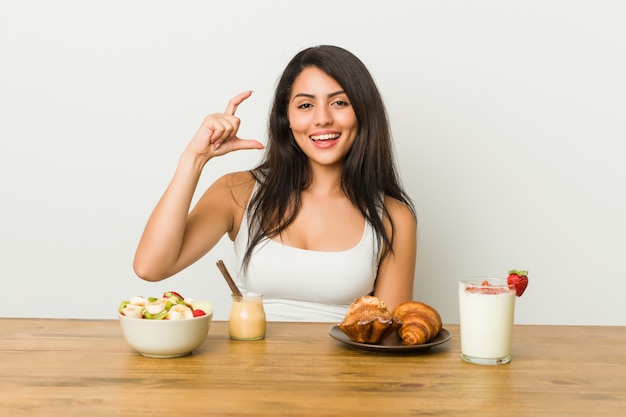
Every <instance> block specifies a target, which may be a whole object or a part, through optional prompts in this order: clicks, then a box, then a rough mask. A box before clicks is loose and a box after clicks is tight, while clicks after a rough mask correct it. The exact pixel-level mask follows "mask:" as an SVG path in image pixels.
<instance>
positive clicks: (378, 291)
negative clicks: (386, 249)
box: [374, 197, 417, 311]
mask: <svg viewBox="0 0 626 417" xmlns="http://www.w3.org/2000/svg"><path fill="white" fill-rule="evenodd" d="M385 207H386V208H387V210H388V211H389V215H390V216H391V218H392V219H393V224H394V239H393V253H390V254H389V255H388V256H387V257H386V258H385V259H384V260H383V261H382V262H381V264H380V265H379V267H378V275H377V277H376V284H375V287H374V295H375V296H376V297H378V298H380V299H381V300H383V301H384V302H385V304H386V305H387V308H388V309H389V310H390V311H393V309H394V308H396V307H397V306H398V305H399V304H401V303H403V302H404V301H410V300H412V299H413V280H414V276H415V261H416V256H417V222H416V220H415V217H414V216H413V213H412V212H411V210H409V208H408V207H407V206H406V205H404V204H402V203H401V202H400V201H398V200H396V199H394V198H390V197H385ZM386 223H387V224H386V227H387V233H391V225H390V224H388V221H387V222H386Z"/></svg>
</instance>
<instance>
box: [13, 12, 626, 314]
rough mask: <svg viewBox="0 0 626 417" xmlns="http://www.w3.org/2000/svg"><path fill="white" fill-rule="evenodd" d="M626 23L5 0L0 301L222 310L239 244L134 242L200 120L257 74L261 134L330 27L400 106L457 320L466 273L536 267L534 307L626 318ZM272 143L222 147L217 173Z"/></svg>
mask: <svg viewBox="0 0 626 417" xmlns="http://www.w3.org/2000/svg"><path fill="white" fill-rule="evenodd" d="M624 21H626V2H622V1H608V0H607V1H595V0H588V1H583V0H575V1H574V0H540V1H539V0H537V1H533V0H525V1H522V0H519V1H487V0H482V1H478V0H476V1H436V0H432V1H414V0H406V1H400V0H396V1H387V2H382V1H364V0H354V1H329V0H317V1H315V2H313V3H310V2H309V3H301V2H293V1H287V0H285V1H270V0H266V1H256V0H248V1H223V2H218V1H199V0H196V1H184V2H175V1H149V0H142V1H121V0H111V1H91V2H85V1H80V0H75V1H70V0H57V1H45V0H35V1H28V0H24V1H19V2H18V1H10V0H0V54H1V55H0V56H1V58H0V60H1V63H0V173H1V177H0V195H1V200H0V201H1V205H0V279H1V284H2V290H3V292H4V294H3V296H2V300H3V301H2V302H1V303H0V316H4V317H68V318H82V317H84V318H114V317H115V314H116V309H117V306H118V303H119V302H120V301H121V300H122V299H124V298H128V297H130V296H131V295H136V294H144V295H158V294H160V293H161V292H162V291H164V290H168V289H173V290H178V291H180V292H182V293H183V294H184V295H187V296H191V297H194V298H204V299H208V300H211V301H213V302H214V303H215V309H216V319H225V318H226V317H227V313H228V309H229V305H230V298H229V295H228V294H229V293H228V288H227V286H226V284H225V282H224V280H223V278H222V277H221V276H220V275H219V271H218V270H217V268H216V267H215V262H216V261H217V260H218V259H224V260H225V261H226V263H227V264H228V263H229V262H230V260H232V249H231V244H230V242H229V241H228V240H226V239H225V240H224V241H222V242H221V243H220V245H219V246H218V247H217V248H216V249H215V250H214V251H213V252H211V253H209V254H208V255H207V256H206V257H205V258H203V259H202V260H201V261H200V262H198V263H197V264H196V265H194V266H192V267H190V268H188V269H187V270H185V271H183V272H181V273H180V274H178V275H177V276H175V277H173V278H170V279H169V280H166V281H163V282H160V283H147V282H143V281H141V280H139V279H138V278H136V277H135V275H134V273H133V271H132V265H131V264H132V258H133V255H134V250H135V246H136V244H137V241H138V239H139V236H140V233H141V231H142V229H143V226H144V224H145V221H146V220H147V217H148V215H149V214H150V212H151V210H152V208H153V206H154V204H155V203H156V201H157V199H158V198H159V197H160V195H161V193H162V192H163V190H164V189H165V186H166V185H167V183H168V181H169V179H170V177H171V174H172V173H173V169H174V167H175V165H176V162H177V159H178V156H179V154H180V152H181V151H182V149H183V148H184V146H185V145H186V144H187V142H188V141H189V139H190V138H191V136H192V135H193V133H194V132H195V130H196V128H197V127H198V126H199V124H200V122H201V120H202V118H203V117H204V115H205V114H207V113H211V112H215V111H222V110H223V108H224V107H225V105H226V102H227V101H228V99H229V98H230V97H231V96H233V95H235V94H236V93H239V92H241V91H243V90H246V89H252V90H254V91H255V94H254V96H253V98H251V99H250V100H248V101H247V102H246V103H245V105H243V106H242V107H240V110H239V112H238V114H239V116H240V117H241V118H242V120H243V125H242V128H241V134H242V136H244V137H254V138H259V139H261V140H262V141H264V140H265V123H266V117H267V114H268V111H269V106H270V102H271V95H272V92H273V88H274V85H275V82H276V80H277V78H278V76H279V75H280V72H281V71H282V69H283V67H284V66H285V64H286V63H287V61H288V60H289V59H290V58H291V57H292V56H293V55H294V54H295V53H296V52H298V51H299V50H301V49H303V48H304V47H307V46H310V45H315V44H323V43H330V44H336V45H340V46H343V47H346V48H348V49H350V50H351V51H353V52H354V53H356V54H357V55H358V56H359V57H360V58H361V59H362V60H363V61H364V62H365V63H366V65H367V66H368V67H369V68H370V70H371V71H372V73H373V75H374V77H375V79H376V80H377V82H378V84H379V87H380V89H381V91H382V93H383V95H384V99H385V101H386V103H387V105H388V110H389V114H390V118H391V121H392V123H393V132H394V137H395V141H396V142H395V143H396V148H397V154H398V161H399V166H400V169H401V173H402V176H403V178H404V182H405V184H406V187H407V189H408V191H409V193H410V194H411V195H412V197H413V198H414V200H415V202H416V205H417V209H418V215H419V238H420V246H419V256H418V268H417V273H416V285H415V298H416V299H420V300H423V301H426V302H429V303H431V304H433V305H434V306H436V307H437V308H438V309H439V310H440V311H441V313H442V315H443V318H444V320H445V321H446V322H448V323H454V322H457V314H458V313H457V311H458V310H457V299H456V281H457V280H458V279H459V278H462V277H465V276H471V275H494V274H495V275H504V274H506V272H507V271H508V269H509V268H528V269H529V270H530V278H531V283H530V286H529V288H528V290H527V292H526V294H525V295H524V296H523V297H522V298H521V299H519V300H518V304H517V312H516V321H517V322H518V323H547V324H598V325H600V324H609V325H626V302H624V298H625V297H626V279H625V278H626V272H625V267H624V253H625V252H626V219H625V213H626V191H625V187H624V182H625V180H626V165H625V164H624V161H625V157H626V151H625V150H624V146H625V145H624V142H625V140H626V123H625V122H626V117H625V114H626V99H625V97H626V80H625V74H626V25H624ZM258 159H259V153H253V152H249V153H243V152H241V153H238V154H231V155H229V156H227V157H224V158H221V159H219V160H213V161H211V163H210V165H208V166H207V168H206V170H205V173H204V176H203V179H202V183H201V188H205V187H206V186H207V185H208V184H210V183H211V182H212V181H213V180H214V179H215V178H217V177H218V176H220V175H222V174H223V173H225V172H228V171H233V170H242V169H248V168H250V167H252V166H253V165H255V164H256V163H257V162H258ZM294 273H297V271H294Z"/></svg>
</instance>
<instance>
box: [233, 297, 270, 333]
mask: <svg viewBox="0 0 626 417" xmlns="http://www.w3.org/2000/svg"><path fill="white" fill-rule="evenodd" d="M232 298H233V304H232V306H231V309H230V316H229V318H228V333H229V334H230V338H231V339H235V340H259V339H263V338H264V337H265V309H264V308H263V294H259V293H244V294H243V296H242V297H239V296H237V295H233V296H232Z"/></svg>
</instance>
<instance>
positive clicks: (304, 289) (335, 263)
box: [234, 210, 380, 322]
mask: <svg viewBox="0 0 626 417" xmlns="http://www.w3.org/2000/svg"><path fill="white" fill-rule="evenodd" d="M247 243H248V211H247V210H246V211H245V212H244V215H243V218H242V220H241V226H240V227H239V232H238V233H237V236H236V238H235V242H234V246H235V259H236V262H237V268H236V277H235V280H236V281H237V285H238V286H239V287H240V289H241V290H242V291H250V292H258V293H261V294H263V303H264V306H265V313H266V315H267V320H268V321H317V322H340V321H341V320H342V319H343V318H344V316H345V315H346V312H347V310H348V307H349V306H350V304H351V303H352V302H353V301H354V300H355V299H356V298H358V297H361V296H363V295H366V294H369V293H371V292H372V291H373V290H374V281H375V280H376V274H377V271H378V263H379V260H380V248H379V245H378V243H377V241H376V235H375V233H374V229H373V228H372V226H371V225H370V223H369V222H367V221H366V222H365V230H364V231H363V236H362V237H361V240H360V241H359V243H358V244H357V245H356V246H354V247H353V248H351V249H348V250H344V251H338V252H320V251H312V250H305V249H299V248H295V247H292V246H287V245H284V244H282V243H280V242H277V241H274V240H271V239H264V240H263V241H261V242H260V243H259V244H258V245H257V246H256V247H255V248H254V252H253V253H252V256H251V257H250V263H249V264H248V268H247V271H246V274H245V275H244V273H243V270H242V260H243V256H244V253H245V251H246V247H247Z"/></svg>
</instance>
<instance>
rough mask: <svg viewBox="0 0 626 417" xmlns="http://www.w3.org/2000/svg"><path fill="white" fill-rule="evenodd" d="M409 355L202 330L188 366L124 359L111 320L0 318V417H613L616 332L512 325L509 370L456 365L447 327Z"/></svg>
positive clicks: (124, 348) (625, 406) (312, 329)
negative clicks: (438, 340)
mask: <svg viewBox="0 0 626 417" xmlns="http://www.w3.org/2000/svg"><path fill="white" fill-rule="evenodd" d="M445 327H446V328H447V329H448V330H450V332H451V333H452V339H451V340H450V341H448V342H446V343H444V344H442V345H439V346H437V347H434V348H432V349H430V350H428V351H425V352H423V353H420V354H408V355H407V354H381V353H371V352H364V351H360V350H356V349H353V348H351V347H348V346H346V345H344V344H342V343H340V342H338V341H336V340H334V339H332V338H331V337H330V336H329V335H328V330H329V328H330V324H328V323H268V333H267V338H266V339H265V340H262V341H255V342H238V341H231V340H230V339H229V338H228V331H227V323H225V322H214V323H213V324H212V326H211V329H210V331H209V336H208V338H207V340H206V342H205V343H204V344H203V345H202V346H201V347H200V348H198V349H197V350H196V351H194V353H193V354H192V355H190V356H186V357H183V358H177V359H151V358H145V357H142V356H140V355H138V354H136V353H135V352H134V351H133V350H131V349H130V347H129V346H128V345H127V344H126V342H125V340H124V339H123V337H122V334H121V330H120V327H119V323H118V322H117V321H116V320H56V319H0V416H2V417H4V416H7V417H8V416H11V417H19V416H29V417H33V416H46V417H51V416H52V417H53V416H87V417H93V416H186V417H188V416H206V415H226V416H228V415H231V416H232V415H250V416H279V415H285V416H287V415H289V416H370V415H371V416H385V415H398V416H472V415H480V416H498V417H500V416H552V417H554V416H585V417H588V416H620V417H623V416H625V415H626V354H625V353H624V352H625V347H626V327H591V326H589V327H588V326H519V325H518V326H516V327H515V334H514V341H513V346H514V348H513V360H512V362H511V363H510V364H508V365H503V366H497V367H495V366H480V365H472V364H468V363H465V362H463V361H462V360H461V358H460V356H459V352H460V345H459V329H458V326H456V325H450V326H445Z"/></svg>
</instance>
